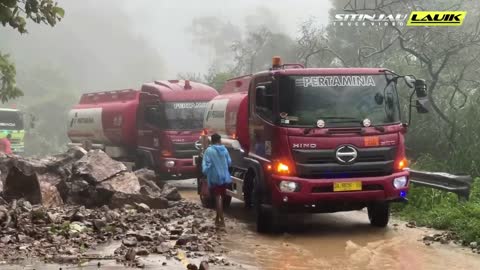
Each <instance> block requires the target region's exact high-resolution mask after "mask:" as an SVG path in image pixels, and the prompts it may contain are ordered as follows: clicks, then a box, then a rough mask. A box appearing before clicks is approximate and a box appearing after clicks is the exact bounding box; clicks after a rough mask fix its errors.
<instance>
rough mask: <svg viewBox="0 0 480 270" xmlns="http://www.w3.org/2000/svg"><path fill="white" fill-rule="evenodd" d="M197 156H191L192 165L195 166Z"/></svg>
mask: <svg viewBox="0 0 480 270" xmlns="http://www.w3.org/2000/svg"><path fill="white" fill-rule="evenodd" d="M197 158H198V156H193V158H192V159H193V166H196V165H197Z"/></svg>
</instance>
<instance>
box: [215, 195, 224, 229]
mask: <svg viewBox="0 0 480 270" xmlns="http://www.w3.org/2000/svg"><path fill="white" fill-rule="evenodd" d="M215 204H216V210H217V216H216V217H215V225H217V226H218V225H220V223H221V215H222V213H221V211H222V210H223V209H222V207H223V204H222V196H221V195H216V196H215Z"/></svg>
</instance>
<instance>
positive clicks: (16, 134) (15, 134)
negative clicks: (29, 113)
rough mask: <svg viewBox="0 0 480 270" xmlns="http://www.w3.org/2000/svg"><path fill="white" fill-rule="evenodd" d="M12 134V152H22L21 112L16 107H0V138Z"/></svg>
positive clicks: (23, 131) (23, 128)
mask: <svg viewBox="0 0 480 270" xmlns="http://www.w3.org/2000/svg"><path fill="white" fill-rule="evenodd" d="M8 134H11V135H12V138H11V147H12V152H13V153H14V154H22V153H24V137H25V126H24V117H23V113H22V112H21V111H19V110H17V109H6V108H0V138H5V137H7V135H8Z"/></svg>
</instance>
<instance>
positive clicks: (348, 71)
mask: <svg viewBox="0 0 480 270" xmlns="http://www.w3.org/2000/svg"><path fill="white" fill-rule="evenodd" d="M385 71H389V70H388V69H386V68H357V67H355V68H302V69H300V68H292V69H276V70H269V71H266V73H270V72H271V73H274V74H283V75H375V74H384V73H385ZM261 73H265V72H261ZM261 73H260V74H261Z"/></svg>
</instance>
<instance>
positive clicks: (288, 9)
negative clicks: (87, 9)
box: [70, 0, 331, 77]
mask: <svg viewBox="0 0 480 270" xmlns="http://www.w3.org/2000/svg"><path fill="white" fill-rule="evenodd" d="M70 1H71V0H70ZM98 1H100V0H98ZM123 3H124V8H125V9H126V11H127V12H128V14H130V16H132V22H133V23H134V24H135V25H136V27H135V28H134V29H136V30H137V32H138V34H139V35H141V36H142V37H143V38H144V39H145V40H147V41H148V42H149V43H151V44H152V45H153V46H155V47H156V48H157V49H158V50H159V51H160V54H161V55H162V57H163V59H164V61H165V62H166V63H165V64H166V70H165V71H166V75H167V76H170V77H172V76H175V75H176V74H177V73H178V72H197V73H198V72H201V71H202V72H203V71H205V70H206V68H207V67H208V64H209V62H210V61H209V60H210V59H208V57H207V56H202V55H199V54H198V52H196V51H195V50H193V47H194V44H192V37H191V36H190V35H189V33H188V32H186V31H185V29H186V28H187V27H188V26H189V25H190V23H191V20H192V19H193V18H195V17H202V16H216V17H219V18H222V19H224V20H228V21H231V22H232V23H233V24H235V25H242V26H243V25H245V17H246V16H248V15H251V14H255V13H256V10H257V9H259V8H262V7H265V8H268V9H270V10H271V11H272V12H273V13H274V14H276V15H278V20H279V21H280V23H281V27H283V28H284V32H286V33H288V34H290V35H292V36H295V35H296V30H297V29H298V25H299V24H300V23H301V22H302V21H304V20H305V19H306V18H308V17H311V16H314V17H315V18H316V19H318V21H319V22H322V23H327V21H328V11H329V9H330V7H331V4H330V1H329V0H262V1H259V0H134V1H125V2H123Z"/></svg>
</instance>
